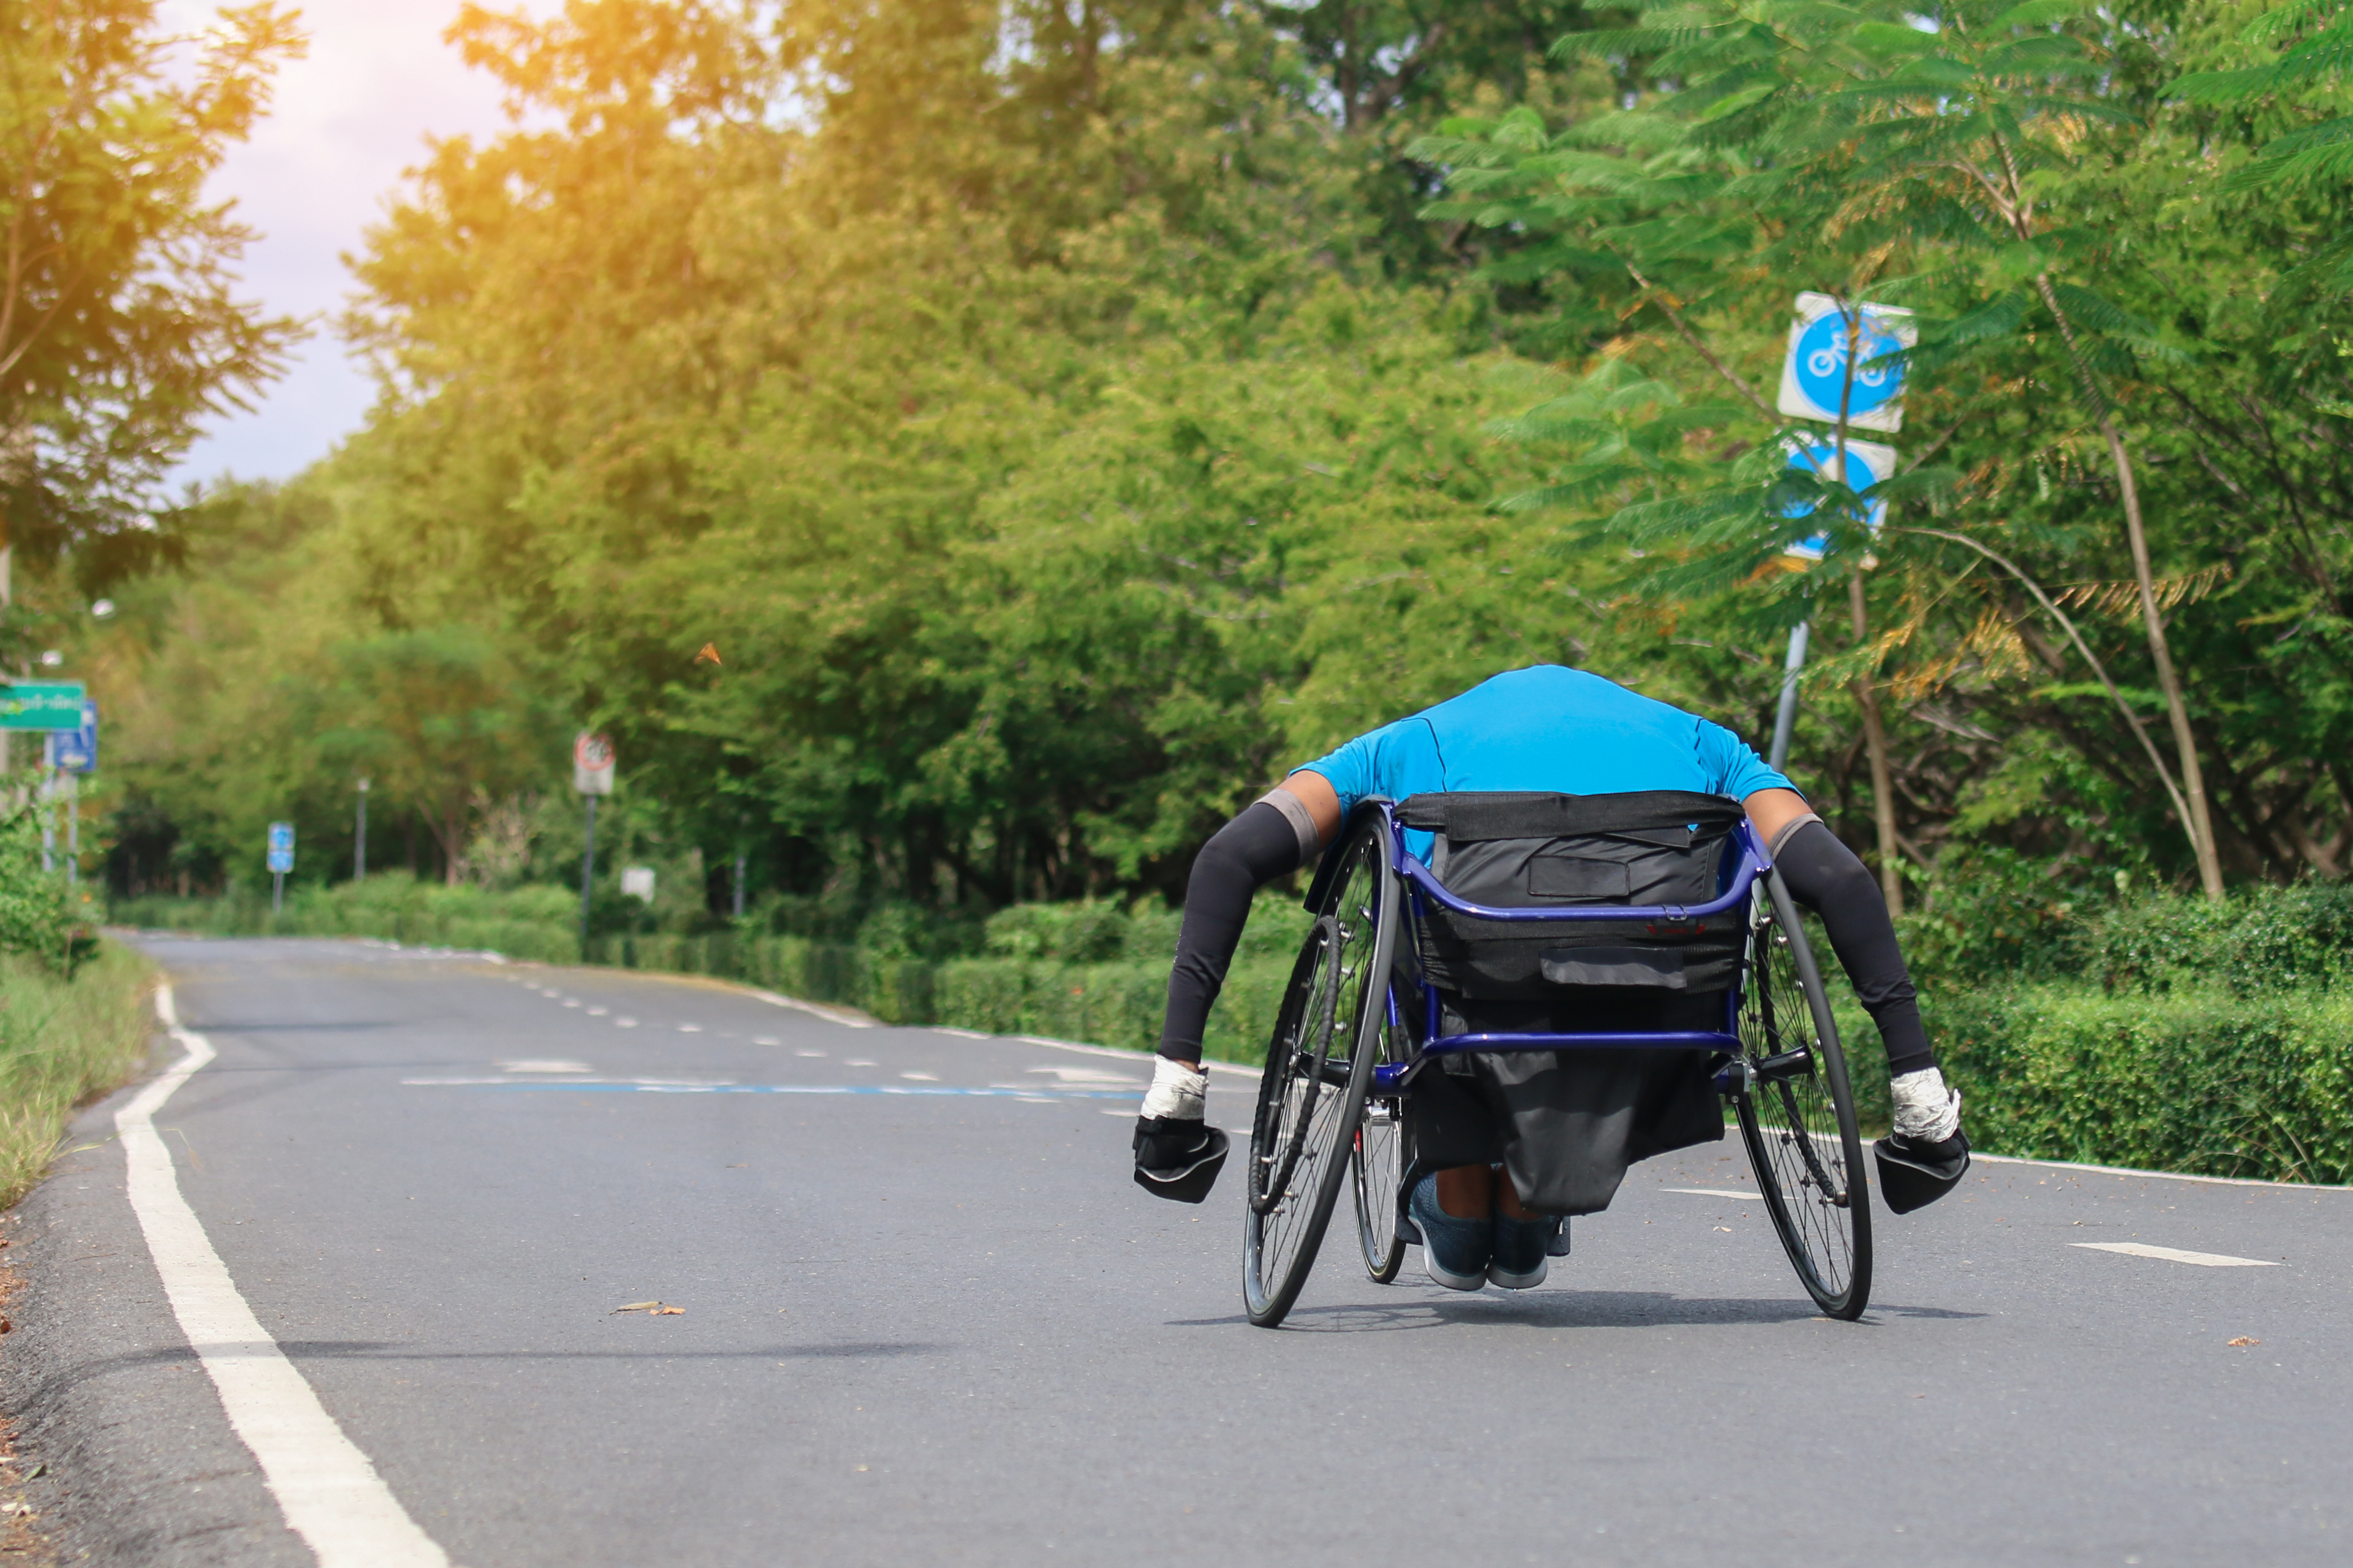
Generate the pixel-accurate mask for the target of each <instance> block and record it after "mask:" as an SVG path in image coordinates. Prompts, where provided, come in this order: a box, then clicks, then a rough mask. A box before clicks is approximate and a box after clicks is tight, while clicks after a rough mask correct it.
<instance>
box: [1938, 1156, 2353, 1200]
mask: <svg viewBox="0 0 2353 1568" xmlns="http://www.w3.org/2000/svg"><path fill="white" fill-rule="evenodd" d="M1969 1158H1970V1159H1972V1160H1978V1161H1983V1162H1985V1163H1988V1164H1993V1165H2041V1166H2043V1167H2045V1168H2047V1169H2050V1170H2053V1171H2083V1172H2086V1173H2090V1174H2092V1175H2094V1176H2139V1177H2146V1178H2147V1179H2149V1180H2151V1181H2158V1182H2208V1183H2211V1184H2213V1185H2215V1186H2218V1187H2270V1188H2271V1189H2273V1190H2274V1192H2287V1193H2353V1186H2346V1185H2344V1184H2340V1183H2334V1182H2266V1181H2263V1180H2262V1179H2261V1178H2259V1177H2255V1176H2200V1175H2195V1174H2193V1173H2190V1172H2188V1171H2144V1170H2141V1169H2139V1168H2137V1166H2132V1165H2087V1164H2084V1163H2083V1162H2081V1161H2079V1160H2038V1159H2036V1158H2034V1157H2033V1156H2032V1155H2031V1154H1980V1153H1977V1152H1974V1151H1973V1152H1971V1153H1970V1155H1969Z"/></svg>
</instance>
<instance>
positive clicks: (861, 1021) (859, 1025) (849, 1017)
mask: <svg viewBox="0 0 2353 1568" xmlns="http://www.w3.org/2000/svg"><path fill="white" fill-rule="evenodd" d="M744 989H745V990H747V991H750V992H751V994H753V995H754V996H757V997H758V998H759V999H760V1000H761V1001H763V1002H765V1003H767V1004H768V1005H770V1006H772V1007H790V1008H793V1009H794V1010H795V1011H797V1012H802V1013H807V1014H809V1015H811V1016H815V1017H818V1018H823V1019H824V1020H825V1021H826V1022H827V1023H828V1024H839V1025H840V1026H842V1027H843V1028H845V1029H871V1028H872V1027H873V1026H874V1020H873V1019H871V1018H861V1017H860V1016H858V1015H857V1014H855V1013H844V1012H840V1011H839V1010H837V1009H835V1008H832V1007H820V1006H818V1005H817V1004H816V1003H814V1002H804V1001H802V1000H801V999H800V998H799V997H797V996H784V995H779V994H777V993H776V992H774V991H762V990H760V989H758V988H756V987H754V986H745V987H744Z"/></svg>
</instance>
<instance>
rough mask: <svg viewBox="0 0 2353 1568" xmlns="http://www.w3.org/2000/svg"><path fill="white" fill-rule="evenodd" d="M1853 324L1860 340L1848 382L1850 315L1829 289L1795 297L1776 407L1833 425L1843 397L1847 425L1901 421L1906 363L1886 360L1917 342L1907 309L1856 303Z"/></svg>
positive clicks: (1882, 426) (1890, 425)
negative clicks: (1856, 319)
mask: <svg viewBox="0 0 2353 1568" xmlns="http://www.w3.org/2000/svg"><path fill="white" fill-rule="evenodd" d="M1857 313H1858V314H1860V316H1861V318H1862V320H1861V322H1860V323H1859V325H1858V326H1856V327H1855V336H1856V337H1857V339H1858V340H1859V342H1858V349H1859V353H1857V356H1856V363H1855V366H1854V374H1853V377H1852V381H1850V380H1849V378H1848V374H1847V338H1848V333H1849V330H1850V320H1849V317H1848V314H1847V312H1846V311H1845V310H1843V309H1841V306H1840V304H1839V301H1838V300H1835V299H1833V298H1832V297H1831V296H1830V295H1828V294H1800V295H1799V296H1798V310H1797V316H1796V319H1795V320H1793V321H1791V322H1790V324H1789V352H1788V357H1787V358H1786V359H1785V360H1784V361H1783V362H1782V366H1781V396H1780V400H1779V403H1778V408H1779V411H1780V412H1781V413H1783V414H1787V415H1790V416H1794V417H1796V418H1799V419H1813V420H1819V421H1820V422H1821V423H1823V424H1826V425H1835V424H1836V423H1838V417H1839V404H1840V400H1841V396H1843V398H1844V400H1845V403H1846V415H1847V424H1848V425H1850V426H1853V427H1854V428H1857V429H1862V430H1889V431H1893V430H1900V429H1902V428H1903V427H1904V401H1903V398H1904V367H1903V366H1902V365H1900V364H1893V363H1887V362H1886V356H1887V355H1890V354H1894V353H1901V352H1902V351H1903V350H1905V349H1908V348H1910V347H1912V346H1913V345H1914V344H1915V343H1916V342H1918V341H1919V333H1918V332H1917V331H1915V329H1914V327H1913V324H1912V312H1911V311H1909V310H1902V309H1900V308H1898V307H1896V306H1893V305H1873V304H1870V303H1862V304H1861V305H1859V306H1858V308H1857Z"/></svg>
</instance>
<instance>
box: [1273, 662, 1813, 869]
mask: <svg viewBox="0 0 2353 1568" xmlns="http://www.w3.org/2000/svg"><path fill="white" fill-rule="evenodd" d="M1298 771H1300V772H1303V773H1321V774H1323V775H1324V780H1325V781H1326V782H1327V783H1329V784H1331V786H1332V789H1333V792H1334V793H1335V794H1336V795H1339V797H1340V810H1341V812H1342V814H1343V815H1345V814H1346V813H1348V812H1350V811H1353V810H1355V809H1356V803H1357V802H1358V801H1360V800H1362V799H1364V798H1365V797H1366V795H1388V796H1389V797H1390V798H1391V799H1393V800H1403V799H1404V798H1405V797H1406V796H1408V795H1420V794H1423V793H1425V792H1430V793H1435V792H1439V791H1470V790H1552V791H1557V792H1558V793H1560V794H1562V795H1629V794H1632V793H1634V792H1637V791H1641V790H1660V789H1680V790H1690V791H1693V792H1694V793H1695V794H1699V795H1730V796H1731V797H1732V798H1733V799H1735V800H1745V799H1746V798H1747V797H1748V796H1749V795H1754V794H1755V793H1756V792H1757V791H1758V790H1760V789H1790V788H1793V787H1795V786H1793V785H1792V784H1790V783H1789V781H1788V779H1786V778H1783V777H1782V776H1781V775H1780V774H1779V773H1775V772H1774V771H1773V770H1772V769H1771V768H1768V767H1767V766H1766V765H1765V762H1764V759H1763V758H1761V757H1759V756H1758V755H1757V753H1756V752H1755V751H1753V750H1752V749H1751V748H1750V747H1749V746H1748V744H1747V743H1746V742H1744V741H1742V740H1741V738H1740V737H1739V736H1737V735H1736V734H1734V733H1733V732H1732V731H1729V730H1727V729H1725V727H1724V726H1723V725H1721V724H1711V723H1709V722H1708V721H1706V720H1704V719H1703V718H1700V717H1699V716H1698V715H1697V714H1695V713H1686V712H1684V711H1683V710H1682V709H1680V708H1674V707H1670V706H1669V705H1668V704H1666V703H1664V702H1659V701H1655V700H1652V699H1651V698H1648V697H1643V696H1640V695H1638V694H1636V693H1634V692H1631V691H1629V690H1627V689H1625V688H1624V687H1622V686H1620V685H1619V684H1618V683H1617V682H1616V681H1614V680H1606V679H1602V678H1601V677H1600V676H1598V675H1591V674H1588V673H1587V672H1586V671H1584V670H1581V669H1568V668H1564V667H1562V666H1560V665H1557V664H1539V665H1535V666H1533V667H1532V668H1527V669H1514V670H1510V671H1507V672H1506V673H1504V674H1502V675H1498V676H1496V677H1494V678H1493V679H1490V680H1483V681H1482V682H1480V683H1479V684H1478V685H1476V686H1474V687H1472V689H1470V690H1468V691H1466V692H1464V693H1463V694H1462V695H1461V696H1460V697H1451V698H1449V699H1447V700H1445V701H1443V702H1440V704H1438V705H1437V706H1436V707H1435V708H1425V709H1423V710H1421V711H1420V712H1419V713H1416V714H1415V715H1413V717H1411V718H1409V719H1400V720H1398V721H1397V722H1396V723H1394V724H1384V725H1382V726H1381V727H1380V728H1379V729H1377V730H1375V731H1372V732H1371V733H1370V734H1367V735H1359V736H1357V737H1356V739H1355V740H1353V741H1350V742H1348V743H1347V744H1345V745H1344V746H1342V747H1340V748H1339V749H1338V750H1337V751H1335V752H1332V753H1331V754H1329V755H1328V756H1323V757H1318V758H1317V759H1316V760H1315V761H1314V762H1312V763H1307V764H1305V766H1303V768H1301V769H1299V770H1298ZM1418 837H1427V836H1418ZM1414 848H1415V851H1416V853H1420V852H1422V851H1423V849H1424V848H1425V846H1423V845H1416V846H1414Z"/></svg>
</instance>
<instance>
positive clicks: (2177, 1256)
mask: <svg viewBox="0 0 2353 1568" xmlns="http://www.w3.org/2000/svg"><path fill="white" fill-rule="evenodd" d="M2067 1245H2068V1246H2070V1247H2084V1248H2086V1249H2088V1250H2090V1251H2093V1252H2121V1253H2123V1254H2124V1255H2125V1256H2126V1257H2127V1258H2161V1259H2163V1260H2164V1261H2166V1262H2168V1263H2195V1264H2197V1265H2198V1266H2199V1267H2200V1268H2278V1267H2279V1265H2278V1264H2277V1263H2274V1262H2273V1261H2272V1260H2270V1259H2269V1258H2233V1257H2232V1256H2231V1255H2230V1254H2229V1253H2227V1252H2184V1251H2182V1250H2181V1248H2179V1247H2150V1246H2148V1245H2147V1244H2146V1243H2144V1242H2138V1241H2071V1242H2069V1243H2068V1244H2067Z"/></svg>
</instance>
